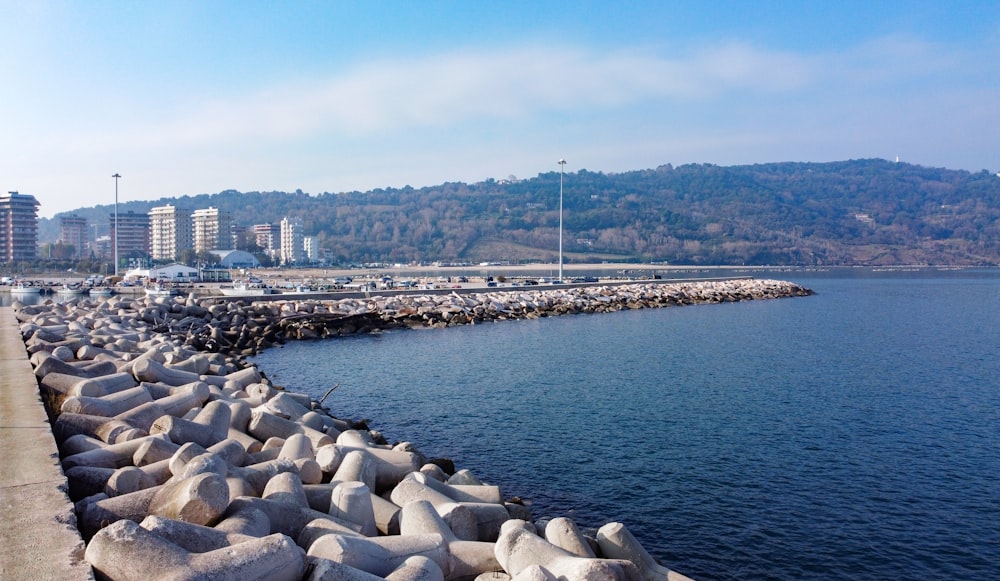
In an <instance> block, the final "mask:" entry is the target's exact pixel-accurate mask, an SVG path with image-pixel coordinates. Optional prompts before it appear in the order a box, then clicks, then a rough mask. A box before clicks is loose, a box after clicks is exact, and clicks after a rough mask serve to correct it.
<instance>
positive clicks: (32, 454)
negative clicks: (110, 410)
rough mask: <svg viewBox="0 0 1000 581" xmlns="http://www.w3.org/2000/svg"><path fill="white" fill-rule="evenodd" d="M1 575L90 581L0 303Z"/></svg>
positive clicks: (38, 405)
mask: <svg viewBox="0 0 1000 581" xmlns="http://www.w3.org/2000/svg"><path fill="white" fill-rule="evenodd" d="M0 514H2V515H3V516H2V517H0V579H10V580H12V581H13V580H15V579H24V580H28V579H59V580H64V579H65V580H77V579H91V580H92V579H93V578H94V575H93V572H92V570H91V568H90V566H89V565H87V564H86V563H85V562H84V561H83V550H84V545H83V540H82V539H81V538H80V534H79V532H78V531H77V528H76V517H75V516H74V514H73V504H72V503H71V502H70V500H69V497H68V496H66V477H65V476H64V475H63V472H62V469H61V468H60V466H59V451H58V450H57V449H56V442H55V439H54V438H53V437H52V428H51V426H50V425H49V422H48V418H47V417H46V415H45V409H44V407H43V406H42V402H41V399H40V398H39V395H38V383H37V382H36V381H35V376H34V373H32V369H31V364H30V363H29V362H28V356H27V354H26V353H25V350H24V342H23V341H22V340H21V336H20V333H19V331H18V325H17V320H16V319H15V318H14V311H13V310H12V309H11V308H10V307H0Z"/></svg>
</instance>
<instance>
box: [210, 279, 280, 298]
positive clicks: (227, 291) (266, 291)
mask: <svg viewBox="0 0 1000 581" xmlns="http://www.w3.org/2000/svg"><path fill="white" fill-rule="evenodd" d="M219 292H220V293H222V294H223V296H227V297H259V296H263V295H270V294H274V289H273V288H271V287H269V286H267V285H266V284H264V283H262V282H250V281H247V280H237V281H235V282H233V286H231V287H226V286H223V287H219Z"/></svg>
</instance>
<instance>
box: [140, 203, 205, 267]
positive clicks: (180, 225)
mask: <svg viewBox="0 0 1000 581" xmlns="http://www.w3.org/2000/svg"><path fill="white" fill-rule="evenodd" d="M193 246H194V244H193V236H192V233H191V211H190V210H187V209H184V208H177V207H175V206H173V205H171V204H167V205H166V206H159V207H157V208H153V209H152V210H150V211H149V253H150V254H151V255H152V256H153V260H177V259H178V257H179V255H180V253H181V251H183V250H189V249H191V248H192V247H193Z"/></svg>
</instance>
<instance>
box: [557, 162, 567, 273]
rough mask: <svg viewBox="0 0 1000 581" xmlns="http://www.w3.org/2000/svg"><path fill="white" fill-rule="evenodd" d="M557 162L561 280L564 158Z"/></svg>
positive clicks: (560, 266) (560, 268)
mask: <svg viewBox="0 0 1000 581" xmlns="http://www.w3.org/2000/svg"><path fill="white" fill-rule="evenodd" d="M557 163H559V282H562V281H563V252H562V248H563V216H562V215H563V167H565V166H566V160H565V159H560V160H559V161H558V162H557Z"/></svg>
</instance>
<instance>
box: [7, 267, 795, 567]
mask: <svg viewBox="0 0 1000 581" xmlns="http://www.w3.org/2000/svg"><path fill="white" fill-rule="evenodd" d="M657 283H658V284H645V285H623V286H620V287H592V288H583V287H581V288H569V287H558V288H546V289H544V290H533V289H528V288H523V287H522V288H517V289H506V288H504V289H493V288H490V289H485V290H488V292H466V293H461V294H459V293H457V292H455V291H453V290H451V289H447V290H446V291H445V292H442V293H427V292H423V293H419V294H410V295H405V296H400V295H397V296H387V297H384V296H383V297H380V296H372V297H357V298H340V299H338V300H333V301H324V300H317V298H316V297H285V298H284V300H283V301H282V300H280V299H279V300H278V301H276V302H265V301H246V302H244V300H245V299H244V300H241V301H231V300H227V299H226V298H222V297H209V298H196V297H192V296H189V297H134V296H133V297H125V296H122V297H111V298H102V299H100V300H89V299H80V300H77V301H71V302H70V303H64V304H56V303H49V304H46V305H36V306H26V307H23V309H22V310H20V311H18V312H15V310H14V308H12V307H2V309H0V450H2V451H3V462H0V466H2V468H0V505H2V506H3V509H4V511H5V519H4V520H3V522H2V523H0V576H2V577H3V578H4V579H8V578H9V579H72V580H75V579H93V578H94V571H98V572H100V577H101V578H108V579H116V580H132V579H134V580H136V581H140V580H142V581H144V580H145V579H147V578H149V572H150V570H151V568H153V567H156V568H157V569H156V570H157V571H159V572H160V574H162V575H176V576H180V577H184V578H192V577H198V578H216V576H218V575H223V576H226V575H228V577H226V578H236V577H234V576H233V575H236V574H237V573H236V572H238V575H239V579H241V580H243V581H250V580H251V579H279V580H280V579H289V580H290V581H294V580H297V579H307V580H310V581H320V580H322V579H334V578H337V579H341V578H350V579H368V580H372V579H379V578H386V577H391V578H393V579H414V580H415V579H434V578H437V579H445V580H452V579H455V580H459V579H468V580H472V579H479V580H480V581H482V580H485V579H490V580H493V579H496V580H508V581H509V580H511V579H513V578H515V577H518V578H529V577H530V578H541V577H539V576H545V575H552V576H553V578H554V577H560V578H566V579H571V580H575V579H581V580H583V579H595V580H596V579H608V578H620V579H626V578H628V579H633V578H636V579H638V578H642V579H669V580H672V581H682V580H686V579H687V578H686V577H684V576H683V575H681V574H679V573H676V572H674V571H671V570H669V569H667V568H666V567H664V566H663V565H661V564H659V563H657V562H656V561H655V560H654V559H653V558H652V557H651V556H650V555H649V554H648V553H647V552H646V551H645V550H644V549H643V548H642V547H641V545H640V544H639V543H638V541H637V540H636V539H635V538H634V537H633V536H632V535H631V533H630V532H629V531H628V529H627V528H626V527H625V525H624V524H622V523H607V524H605V525H604V526H602V527H601V528H600V529H599V530H598V531H597V534H596V537H594V538H589V537H584V535H583V534H582V533H580V531H579V529H578V528H577V526H576V524H575V523H573V522H572V521H570V520H569V519H554V520H552V521H550V522H549V523H548V524H547V525H545V526H544V527H543V526H540V525H539V526H536V524H535V523H533V522H532V517H531V514H530V510H529V509H528V508H527V507H524V506H523V505H521V504H519V503H518V502H517V501H516V500H515V499H511V500H505V499H504V497H503V496H502V495H501V492H500V490H499V488H498V487H495V486H491V485H489V484H484V483H482V482H479V481H478V479H476V478H475V476H474V475H473V474H472V473H471V472H470V471H468V470H457V471H456V470H455V467H454V466H453V465H452V464H451V462H450V461H448V460H447V459H436V460H435V459H427V458H425V457H423V456H422V454H420V452H419V450H418V449H417V448H416V447H414V446H413V445H412V444H410V443H408V442H401V443H397V444H395V445H391V444H389V443H387V442H384V441H380V436H379V435H378V434H377V432H370V431H369V430H368V429H367V426H363V425H360V424H358V425H356V424H354V423H353V422H352V421H350V420H344V419H340V418H335V417H332V416H330V415H329V414H328V413H327V412H326V410H324V409H323V408H322V406H321V405H320V403H319V402H316V401H314V400H311V399H310V398H309V397H308V396H304V395H303V394H296V393H294V392H291V391H288V392H286V391H283V390H281V389H280V388H277V387H275V386H273V385H271V384H270V382H269V381H267V379H266V378H265V377H263V376H262V375H260V373H259V372H258V370H257V369H256V368H255V367H253V366H252V365H246V364H245V363H244V362H243V361H242V359H241V357H240V355H241V353H244V352H245V351H247V350H249V351H253V350H254V349H259V348H266V347H267V346H268V345H269V344H272V343H271V342H270V341H271V340H279V341H283V340H294V339H307V338H316V337H328V336H334V335H341V334H347V333H356V332H365V330H366V329H367V330H377V329H380V328H388V327H393V328H394V327H411V328H412V327H442V326H450V325H455V324H475V323H477V322H487V321H495V320H506V319H521V318H535V317H540V316H557V315H563V314H572V313H588V312H594V313H598V312H612V311H615V310H622V309H635V308H656V307H664V306H675V305H678V306H679V305H689V304H707V303H719V302H731V301H741V300H756V299H771V298H782V297H793V296H805V295H808V294H811V291H808V289H804V288H802V287H800V286H798V285H794V284H792V283H784V282H781V281H767V280H765V281H757V280H753V279H749V280H747V279H732V280H728V281H703V282H685V283H676V284H673V285H671V284H666V283H668V281H662V282H661V281H657ZM372 294H373V295H374V294H376V293H372ZM289 323H291V324H289ZM269 337H270V339H269ZM29 353H31V356H30V358H29V356H28V354H29ZM40 394H43V395H40ZM43 398H44V400H45V403H43ZM46 404H48V406H46ZM46 407H48V408H50V409H49V410H47V409H46ZM49 412H51V413H52V415H53V419H52V420H51V421H52V423H50V420H49V416H48V413H49ZM57 440H58V441H59V442H60V444H59V446H57V443H56V441H57ZM60 448H61V449H60ZM67 476H69V478H67ZM71 500H72V501H75V502H76V504H75V506H74V504H73V502H71ZM543 528H544V531H543V530H541V529H543ZM84 539H87V542H86V544H85V543H84ZM418 557H419V558H418ZM161 565H163V566H164V567H167V568H166V569H161ZM536 570H537V571H536ZM309 571H311V572H309ZM526 571H527V572H528V573H526V575H528V576H522V575H521V574H522V573H524V572H526ZM532 571H535V574H534V576H531V572H532ZM279 572H280V574H279ZM363 572H364V573H363ZM338 575H339V576H338ZM344 575H347V577H345V576H344ZM373 575H374V577H373ZM546 578H548V577H546Z"/></svg>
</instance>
